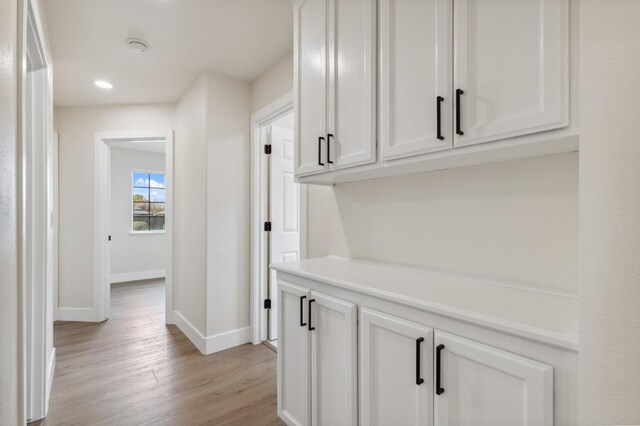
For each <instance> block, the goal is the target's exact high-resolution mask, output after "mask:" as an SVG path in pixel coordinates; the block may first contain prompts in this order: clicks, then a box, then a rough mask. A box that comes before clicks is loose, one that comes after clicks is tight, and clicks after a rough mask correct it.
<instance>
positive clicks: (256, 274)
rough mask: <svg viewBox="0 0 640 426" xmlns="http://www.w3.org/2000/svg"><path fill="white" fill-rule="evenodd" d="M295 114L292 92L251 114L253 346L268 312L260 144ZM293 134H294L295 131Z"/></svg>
mask: <svg viewBox="0 0 640 426" xmlns="http://www.w3.org/2000/svg"><path fill="white" fill-rule="evenodd" d="M293 112H294V106H293V92H289V93H287V94H285V95H284V96H281V97H280V98H278V99H276V100H275V101H273V102H272V103H270V104H269V105H267V106H265V107H264V108H262V109H261V110H259V111H258V112H255V113H253V114H251V270H250V275H251V278H250V281H251V288H250V298H251V300H250V323H251V336H252V338H251V340H252V342H253V344H254V345H257V344H258V343H261V342H263V341H265V340H267V311H266V309H263V308H262V303H261V302H262V300H264V299H265V298H266V291H267V274H268V266H269V265H268V264H267V250H268V247H267V238H265V234H264V231H263V230H262V223H263V222H264V221H265V218H266V217H268V216H267V198H266V194H267V191H266V182H267V176H266V173H267V167H266V158H265V155H264V150H263V145H264V144H265V141H266V138H267V134H266V130H265V129H266V127H267V126H269V125H270V124H272V123H273V122H275V121H277V120H278V119H280V118H282V117H284V116H285V115H287V114H291V113H293ZM294 134H295V132H294ZM299 203H300V209H299V218H298V219H299V222H298V223H299V224H300V258H301V259H304V258H306V257H307V187H306V185H301V187H300V199H299Z"/></svg>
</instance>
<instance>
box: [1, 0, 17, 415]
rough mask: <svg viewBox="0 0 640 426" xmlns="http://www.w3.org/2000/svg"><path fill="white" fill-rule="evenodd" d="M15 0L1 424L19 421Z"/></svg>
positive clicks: (6, 30) (6, 161)
mask: <svg viewBox="0 0 640 426" xmlns="http://www.w3.org/2000/svg"><path fill="white" fill-rule="evenodd" d="M17 22H18V11H17V2H16V1H15V0H0V294H1V295H2V297H0V342H2V343H1V344H0V383H1V385H0V424H3V425H4V424H6V425H16V424H19V420H20V418H21V415H20V413H19V408H18V407H19V394H20V392H19V387H18V368H19V367H18V366H19V362H18V353H19V352H18V327H19V324H20V322H19V321H18V312H19V310H18V300H19V299H18V268H17V262H18V257H17V239H16V238H17V235H16V232H17V225H16V201H17V193H16V186H17V183H16V176H17V175H16V167H17V145H16V131H17V129H16V120H17V108H16V102H17V100H16V94H17V75H16V71H17V70H16V68H17V64H16V55H17V53H16V50H17Z"/></svg>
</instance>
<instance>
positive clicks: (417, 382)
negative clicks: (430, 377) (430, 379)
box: [416, 337, 424, 386]
mask: <svg viewBox="0 0 640 426" xmlns="http://www.w3.org/2000/svg"><path fill="white" fill-rule="evenodd" d="M422 342H424V337H418V338H417V339H416V385H418V386H419V385H421V384H423V383H424V379H423V378H422V377H420V358H421V356H420V343H422Z"/></svg>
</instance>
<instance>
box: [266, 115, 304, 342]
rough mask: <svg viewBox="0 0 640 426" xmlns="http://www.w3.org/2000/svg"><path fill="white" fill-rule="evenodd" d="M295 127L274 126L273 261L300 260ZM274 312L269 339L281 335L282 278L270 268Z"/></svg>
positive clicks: (272, 150) (271, 178)
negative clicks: (295, 168)
mask: <svg viewBox="0 0 640 426" xmlns="http://www.w3.org/2000/svg"><path fill="white" fill-rule="evenodd" d="M293 158H294V147H293V130H292V129H286V128H283V127H279V126H271V156H270V158H269V160H270V161H271V167H270V170H271V176H270V179H269V182H270V190H269V193H270V196H271V201H270V203H269V204H270V208H271V212H270V215H269V218H270V220H271V238H270V246H271V247H270V253H271V254H270V261H271V262H273V263H277V262H288V261H293V260H298V259H300V223H299V219H300V185H299V184H297V183H295V182H294V175H293ZM269 273H270V274H271V277H270V280H269V284H270V285H269V287H270V288H269V298H270V299H271V312H270V319H273V320H272V321H269V336H268V338H269V340H275V339H277V338H278V324H277V321H275V318H278V314H277V312H278V289H277V285H278V281H277V278H276V271H274V270H269Z"/></svg>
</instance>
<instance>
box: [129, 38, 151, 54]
mask: <svg viewBox="0 0 640 426" xmlns="http://www.w3.org/2000/svg"><path fill="white" fill-rule="evenodd" d="M127 43H128V44H129V49H131V51H132V52H133V53H135V54H136V55H142V54H143V53H144V52H146V51H147V49H148V48H149V45H148V44H147V43H145V42H144V41H142V40H138V39H135V38H130V39H128V40H127Z"/></svg>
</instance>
